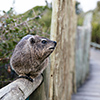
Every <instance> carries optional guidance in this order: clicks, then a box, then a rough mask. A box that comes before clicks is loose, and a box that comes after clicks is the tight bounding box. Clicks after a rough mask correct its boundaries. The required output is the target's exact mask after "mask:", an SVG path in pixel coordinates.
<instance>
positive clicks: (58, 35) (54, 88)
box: [49, 0, 76, 100]
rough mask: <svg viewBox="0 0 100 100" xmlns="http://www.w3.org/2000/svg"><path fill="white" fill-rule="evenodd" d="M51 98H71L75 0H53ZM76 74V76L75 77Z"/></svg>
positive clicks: (73, 65) (52, 99) (73, 64)
mask: <svg viewBox="0 0 100 100" xmlns="http://www.w3.org/2000/svg"><path fill="white" fill-rule="evenodd" d="M52 3H53V12H52V24H51V39H52V40H55V41H57V47H56V50H55V51H54V52H53V54H52V56H51V73H50V74H51V78H50V93H49V94H50V96H49V97H50V98H49V99H50V100H70V98H71V93H72V91H73V83H74V81H75V80H74V79H75V76H74V75H75V72H74V71H75V35H76V19H75V18H76V16H75V1H74V0H53V2H52ZM73 76H74V77H73Z"/></svg>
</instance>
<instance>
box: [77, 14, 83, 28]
mask: <svg viewBox="0 0 100 100" xmlns="http://www.w3.org/2000/svg"><path fill="white" fill-rule="evenodd" d="M83 21H84V16H81V15H79V16H78V18H77V25H78V26H83Z"/></svg>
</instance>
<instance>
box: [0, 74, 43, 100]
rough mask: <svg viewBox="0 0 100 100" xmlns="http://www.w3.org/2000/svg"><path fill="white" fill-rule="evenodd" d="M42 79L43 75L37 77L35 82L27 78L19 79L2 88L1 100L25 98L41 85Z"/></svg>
mask: <svg viewBox="0 0 100 100" xmlns="http://www.w3.org/2000/svg"><path fill="white" fill-rule="evenodd" d="M42 80H43V77H42V76H39V77H37V78H36V79H35V80H34V81H33V83H32V82H30V81H28V80H27V79H22V78H20V79H17V80H15V81H14V82H12V83H10V84H9V85H7V86H5V87H3V88H2V89H0V100H25V99H26V98H27V97H28V96H29V95H30V94H31V93H32V92H33V91H34V90H35V89H36V88H37V87H39V85H40V84H41V82H42Z"/></svg>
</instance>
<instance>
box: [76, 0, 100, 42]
mask: <svg viewBox="0 0 100 100" xmlns="http://www.w3.org/2000/svg"><path fill="white" fill-rule="evenodd" d="M91 12H92V13H93V18H92V22H91V24H92V37H91V40H92V42H95V43H98V44H100V1H98V3H97V7H96V8H95V9H94V10H92V11H91ZM86 13H88V12H86ZM86 13H84V12H83V13H81V14H80V15H79V16H78V22H77V25H78V26H82V25H83V20H84V16H85V14H86Z"/></svg>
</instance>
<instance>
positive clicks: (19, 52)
mask: <svg viewBox="0 0 100 100" xmlns="http://www.w3.org/2000/svg"><path fill="white" fill-rule="evenodd" d="M56 44H57V43H56V42H55V41H51V40H49V39H47V38H44V37H40V36H38V35H35V36H34V35H27V36H25V37H23V38H22V39H21V40H20V42H19V43H18V44H17V45H16V47H15V50H14V52H13V55H12V57H11V59H10V65H11V67H12V69H13V70H14V71H15V72H16V73H17V74H18V75H19V77H27V78H28V79H34V78H35V77H37V76H38V75H40V74H41V73H42V72H43V70H44V69H45V68H46V66H45V65H46V62H47V57H48V56H49V55H50V54H51V53H52V52H53V50H54V49H55V47H56Z"/></svg>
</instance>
